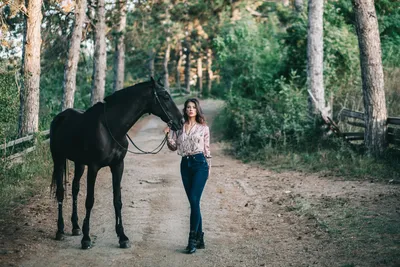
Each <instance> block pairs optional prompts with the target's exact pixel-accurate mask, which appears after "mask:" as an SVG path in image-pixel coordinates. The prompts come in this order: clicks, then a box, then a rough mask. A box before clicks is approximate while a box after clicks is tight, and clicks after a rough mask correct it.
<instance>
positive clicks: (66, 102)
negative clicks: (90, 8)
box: [62, 0, 87, 110]
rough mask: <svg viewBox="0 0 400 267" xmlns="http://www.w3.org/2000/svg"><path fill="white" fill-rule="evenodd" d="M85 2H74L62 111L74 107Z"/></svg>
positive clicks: (80, 0)
mask: <svg viewBox="0 0 400 267" xmlns="http://www.w3.org/2000/svg"><path fill="white" fill-rule="evenodd" d="M86 7H87V1H86V0H76V1H75V22H74V28H73V30H72V34H71V41H70V46H69V50H68V59H67V63H66V65H65V70H64V81H63V100H62V110H65V109H67V108H73V107H74V96H75V91H76V72H77V69H78V62H79V54H80V51H81V40H82V26H83V22H84V21H85V16H86Z"/></svg>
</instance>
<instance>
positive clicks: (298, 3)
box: [294, 0, 303, 12]
mask: <svg viewBox="0 0 400 267" xmlns="http://www.w3.org/2000/svg"><path fill="white" fill-rule="evenodd" d="M294 7H295V9H296V11H297V12H301V11H303V0H294Z"/></svg>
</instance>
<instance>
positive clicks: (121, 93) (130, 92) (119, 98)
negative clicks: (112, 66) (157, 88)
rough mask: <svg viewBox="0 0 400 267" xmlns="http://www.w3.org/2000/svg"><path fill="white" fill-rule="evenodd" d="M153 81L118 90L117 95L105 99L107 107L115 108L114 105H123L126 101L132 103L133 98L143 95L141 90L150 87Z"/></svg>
mask: <svg viewBox="0 0 400 267" xmlns="http://www.w3.org/2000/svg"><path fill="white" fill-rule="evenodd" d="M150 84H151V81H147V82H142V83H138V84H135V85H133V86H129V87H126V88H124V89H121V90H118V91H116V92H115V93H113V94H111V95H109V96H107V97H105V98H104V101H105V102H106V103H107V105H110V106H113V105H114V104H121V103H124V102H125V101H132V100H131V99H132V96H134V95H138V94H140V93H141V89H142V88H145V87H146V86H149V85H150Z"/></svg>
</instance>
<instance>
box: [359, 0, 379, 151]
mask: <svg viewBox="0 0 400 267" xmlns="http://www.w3.org/2000/svg"><path fill="white" fill-rule="evenodd" d="M352 4H353V9H354V13H355V18H356V20H355V22H356V30H357V35H358V44H359V48H360V65H361V78H362V88H363V100H364V109H365V111H364V113H365V125H366V129H365V134H364V141H365V146H366V148H367V151H368V153H369V154H371V155H375V156H379V155H381V154H382V153H383V152H384V150H385V148H386V147H387V124H386V121H387V111H386V102H385V100H386V99H385V90H384V79H383V69H382V56H381V41H380V37H379V28H378V20H377V16H376V11H375V6H374V1H373V0H352Z"/></svg>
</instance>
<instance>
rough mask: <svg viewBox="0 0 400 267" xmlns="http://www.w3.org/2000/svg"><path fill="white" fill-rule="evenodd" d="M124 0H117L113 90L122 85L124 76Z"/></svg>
mask: <svg viewBox="0 0 400 267" xmlns="http://www.w3.org/2000/svg"><path fill="white" fill-rule="evenodd" d="M126 8H127V7H126V0H121V1H119V0H118V1H117V10H118V11H119V12H118V25H117V32H116V37H115V38H116V40H115V54H114V86H113V91H114V92H115V91H118V90H120V89H122V88H123V87H124V78H125V28H126Z"/></svg>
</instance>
